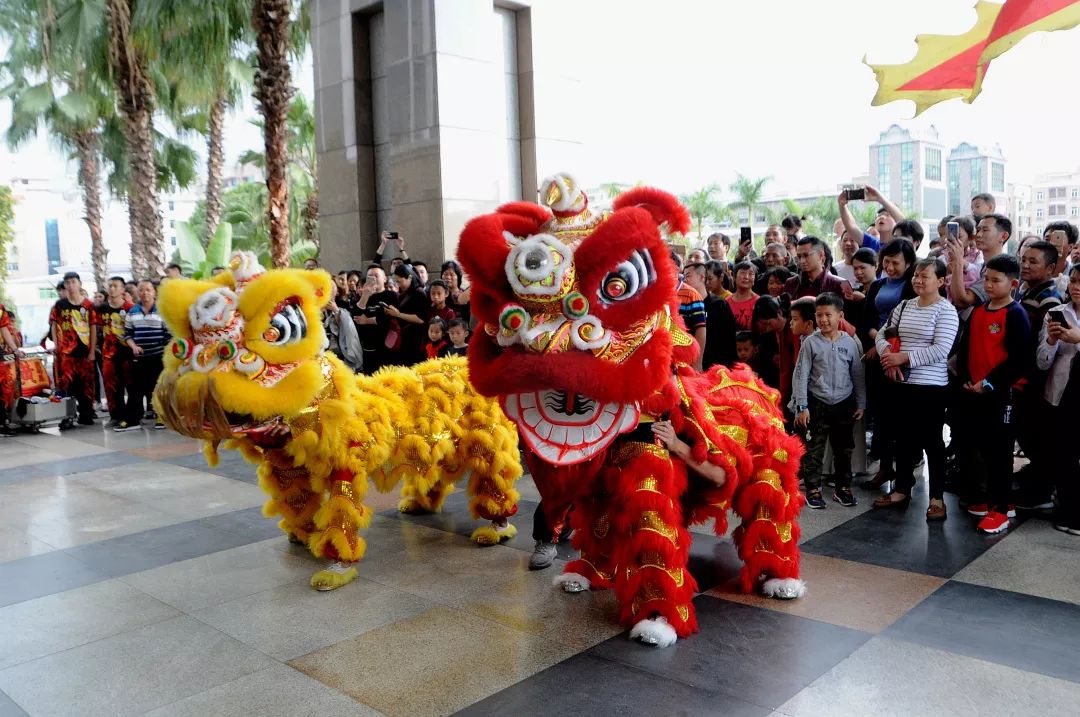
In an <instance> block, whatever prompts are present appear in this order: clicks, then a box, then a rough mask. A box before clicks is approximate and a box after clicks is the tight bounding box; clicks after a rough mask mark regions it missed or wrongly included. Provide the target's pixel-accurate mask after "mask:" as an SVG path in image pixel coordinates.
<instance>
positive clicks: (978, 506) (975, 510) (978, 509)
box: [967, 503, 1016, 518]
mask: <svg viewBox="0 0 1080 717" xmlns="http://www.w3.org/2000/svg"><path fill="white" fill-rule="evenodd" d="M967 512H968V515H974V516H975V517H976V518H983V517H985V516H986V514H987V513H989V512H990V506H989V505H987V504H986V503H972V504H971V505H969V506H968V509H967ZM1006 515H1008V516H1009V517H1010V518H1015V517H1016V506H1015V505H1013V504H1012V503H1009V511H1008V513H1006Z"/></svg>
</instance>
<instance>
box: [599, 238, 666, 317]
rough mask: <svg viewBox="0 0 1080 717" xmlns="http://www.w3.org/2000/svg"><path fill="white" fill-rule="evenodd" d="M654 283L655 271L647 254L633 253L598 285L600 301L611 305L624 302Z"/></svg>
mask: <svg viewBox="0 0 1080 717" xmlns="http://www.w3.org/2000/svg"><path fill="white" fill-rule="evenodd" d="M654 281H656V270H655V269H653V263H652V258H651V257H650V256H649V253H648V252H645V251H635V252H634V253H633V254H631V255H630V258H629V259H627V260H626V261H624V262H622V263H621V264H619V265H618V266H617V267H615V270H614V271H611V272H609V273H608V275H607V276H605V277H604V280H603V281H602V282H601V283H600V301H601V302H602V303H604V304H612V303H614V302H616V301H626V300H627V299H630V298H633V297H634V296H637V295H638V294H639V293H641V292H642V291H644V290H645V289H646V288H647V287H648V286H649V284H651V283H653V282H654Z"/></svg>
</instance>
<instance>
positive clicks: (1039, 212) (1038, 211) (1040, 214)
mask: <svg viewBox="0 0 1080 717" xmlns="http://www.w3.org/2000/svg"><path fill="white" fill-rule="evenodd" d="M1035 218H1036V219H1042V218H1043V210H1042V207H1039V208H1038V209H1036V210H1035Z"/></svg>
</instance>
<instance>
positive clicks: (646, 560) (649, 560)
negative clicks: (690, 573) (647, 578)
mask: <svg viewBox="0 0 1080 717" xmlns="http://www.w3.org/2000/svg"><path fill="white" fill-rule="evenodd" d="M645 568H654V569H656V570H663V571H664V572H665V573H667V574H668V575H669V576H671V579H672V580H673V581H674V582H675V587H677V588H681V587H682V586H683V582H684V581H685V579H686V578H685V576H684V574H683V569H682V568H669V567H667V564H666V563H665V562H664V557H663V556H662V555H660V553H656V552H651V553H642V554H641V556H639V557H638V567H637V570H644V569H645ZM633 572H634V569H633V568H627V569H626V577H627V578H629V577H630V576H631V575H632V574H633Z"/></svg>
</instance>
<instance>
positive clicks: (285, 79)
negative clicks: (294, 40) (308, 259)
mask: <svg viewBox="0 0 1080 717" xmlns="http://www.w3.org/2000/svg"><path fill="white" fill-rule="evenodd" d="M290 9H291V2H290V0H255V4H254V7H253V8H252V13H251V24H252V27H254V29H255V44H256V47H257V48H258V57H259V67H258V70H257V71H256V73H255V93H254V94H255V100H256V101H257V102H258V104H259V111H260V112H262V115H263V143H264V145H265V154H266V189H267V199H268V202H269V206H268V207H267V216H268V219H269V221H270V259H271V262H272V263H273V265H274V266H275V267H287V266H288V265H289V180H288V162H289V157H288V148H287V147H288V145H287V141H286V123H287V120H288V114H289V103H290V102H291V100H292V96H293V87H292V81H291V78H290V74H289V10H290Z"/></svg>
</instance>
